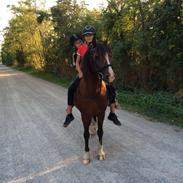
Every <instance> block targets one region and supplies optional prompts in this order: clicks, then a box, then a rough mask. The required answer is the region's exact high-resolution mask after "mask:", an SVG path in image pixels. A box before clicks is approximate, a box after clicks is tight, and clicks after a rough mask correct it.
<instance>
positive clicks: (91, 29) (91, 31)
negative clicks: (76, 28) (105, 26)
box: [82, 25, 96, 36]
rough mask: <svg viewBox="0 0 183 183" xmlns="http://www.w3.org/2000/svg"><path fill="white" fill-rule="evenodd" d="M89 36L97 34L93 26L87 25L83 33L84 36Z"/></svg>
mask: <svg viewBox="0 0 183 183" xmlns="http://www.w3.org/2000/svg"><path fill="white" fill-rule="evenodd" d="M87 34H93V35H95V34H96V31H95V28H94V27H92V26H91V25H87V26H85V27H84V29H83V31H82V36H84V35H87Z"/></svg>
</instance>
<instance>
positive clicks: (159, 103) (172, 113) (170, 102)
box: [13, 67, 183, 127]
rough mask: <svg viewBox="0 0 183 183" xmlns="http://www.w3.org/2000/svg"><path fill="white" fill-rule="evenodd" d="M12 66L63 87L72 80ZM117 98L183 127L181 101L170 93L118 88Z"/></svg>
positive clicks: (129, 107)
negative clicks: (150, 92)
mask: <svg viewBox="0 0 183 183" xmlns="http://www.w3.org/2000/svg"><path fill="white" fill-rule="evenodd" d="M13 68H15V69H17V70H20V71H23V72H26V73H28V74H31V75H33V76H35V77H38V78H42V79H44V80H47V81H50V82H53V83H56V84H58V85H61V86H63V87H68V86H69V83H70V82H71V80H72V79H71V78H68V77H65V76H64V77H61V76H58V75H56V74H55V73H48V72H44V71H37V70H35V69H33V68H30V67H27V68H24V67H21V68H20V67H13ZM117 99H118V101H119V103H120V105H121V106H122V108H123V109H125V110H128V111H131V112H137V113H140V114H143V115H145V116H147V117H149V118H150V120H153V121H154V120H158V121H160V122H164V123H167V124H170V125H176V126H178V127H183V101H182V100H177V99H176V97H175V96H174V95H173V94H171V93H168V92H155V93H153V94H149V93H146V92H143V91H138V90H137V91H135V92H129V91H123V90H120V91H119V92H118V95H117Z"/></svg>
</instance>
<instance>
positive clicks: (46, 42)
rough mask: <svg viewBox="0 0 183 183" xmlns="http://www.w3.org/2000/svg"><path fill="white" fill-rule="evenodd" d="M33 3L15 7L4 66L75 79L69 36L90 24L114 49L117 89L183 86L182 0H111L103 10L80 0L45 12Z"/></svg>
mask: <svg viewBox="0 0 183 183" xmlns="http://www.w3.org/2000/svg"><path fill="white" fill-rule="evenodd" d="M35 1H36V0H21V1H20V3H19V5H18V6H16V7H15V6H11V10H12V12H13V14H14V17H13V18H12V19H11V20H10V22H9V26H8V27H7V28H6V29H5V30H4V43H3V45H2V50H1V52H2V61H3V63H4V64H7V65H19V66H23V67H27V66H31V67H34V68H35V69H38V70H42V71H49V72H54V73H56V74H58V75H61V76H68V77H72V76H73V75H74V74H75V71H74V69H73V68H72V67H71V53H72V48H71V47H70V46H69V41H68V39H69V36H70V34H71V33H74V32H79V31H81V29H82V27H83V26H84V25H86V24H91V25H93V26H95V27H96V30H97V37H98V39H99V40H102V41H105V42H107V43H108V44H109V45H110V47H111V50H112V60H113V65H114V68H115V72H116V73H117V81H116V83H117V87H119V88H125V89H130V90H134V89H136V88H139V89H144V90H147V91H156V90H167V91H177V90H179V89H181V88H183V4H182V1H181V0H108V6H107V7H106V8H104V9H102V10H88V9H87V8H86V6H85V4H84V3H82V4H77V3H76V0H72V1H70V0H57V3H56V5H55V6H53V7H51V8H50V10H45V9H44V8H42V9H41V8H38V7H37V6H36V3H35ZM37 1H38V0H37ZM39 1H41V0H39Z"/></svg>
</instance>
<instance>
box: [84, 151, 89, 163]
mask: <svg viewBox="0 0 183 183" xmlns="http://www.w3.org/2000/svg"><path fill="white" fill-rule="evenodd" d="M89 163H90V153H89V152H85V154H84V155H83V164H84V165H87V164H89Z"/></svg>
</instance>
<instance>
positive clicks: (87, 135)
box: [83, 130, 90, 139]
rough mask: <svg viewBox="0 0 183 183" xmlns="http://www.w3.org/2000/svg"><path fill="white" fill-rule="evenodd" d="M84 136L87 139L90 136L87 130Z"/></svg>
mask: <svg viewBox="0 0 183 183" xmlns="http://www.w3.org/2000/svg"><path fill="white" fill-rule="evenodd" d="M83 136H84V138H85V139H88V138H89V136H90V133H89V130H85V131H84V134H83Z"/></svg>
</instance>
